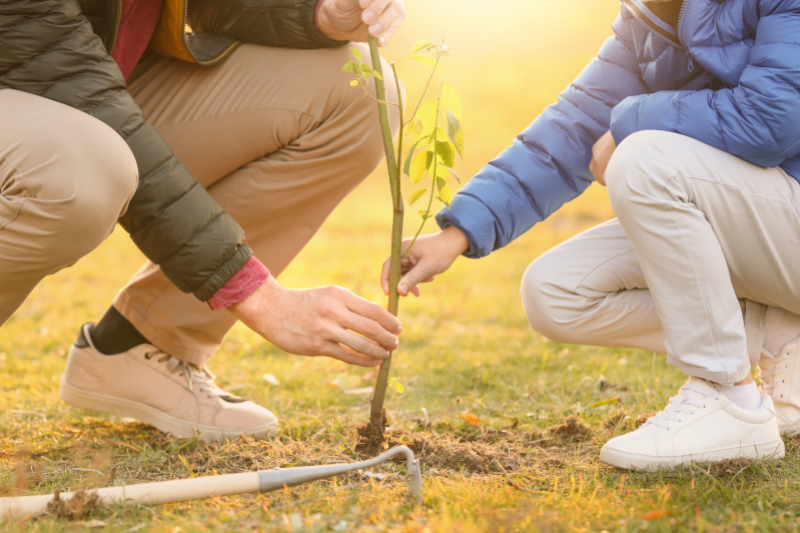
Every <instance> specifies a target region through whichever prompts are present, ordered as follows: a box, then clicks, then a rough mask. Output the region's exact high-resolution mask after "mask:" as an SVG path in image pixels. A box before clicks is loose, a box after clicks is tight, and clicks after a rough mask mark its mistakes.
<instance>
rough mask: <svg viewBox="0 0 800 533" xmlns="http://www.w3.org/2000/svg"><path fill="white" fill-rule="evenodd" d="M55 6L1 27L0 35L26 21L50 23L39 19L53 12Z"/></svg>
mask: <svg viewBox="0 0 800 533" xmlns="http://www.w3.org/2000/svg"><path fill="white" fill-rule="evenodd" d="M57 7H58V6H53V7H51V8H50V9H49V10H48V11H45V12H44V13H39V14H37V15H35V16H32V17H26V18H23V19H22V20H21V21H19V22H17V23H16V24H14V25H13V26H9V27H8V28H3V29H1V30H0V35H2V34H4V33H7V32H9V31H11V30H13V29H14V28H17V27H19V26H22V25H23V24H25V23H26V22H43V23H45V24H50V23H49V22H47V21H44V20H41V19H43V18H44V17H47V16H48V15H51V14H52V13H53V11H55V10H56V8H57Z"/></svg>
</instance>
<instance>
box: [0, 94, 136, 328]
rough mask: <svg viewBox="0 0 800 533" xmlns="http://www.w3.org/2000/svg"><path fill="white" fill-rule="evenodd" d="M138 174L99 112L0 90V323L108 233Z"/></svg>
mask: <svg viewBox="0 0 800 533" xmlns="http://www.w3.org/2000/svg"><path fill="white" fill-rule="evenodd" d="M138 180H139V175H138V170H137V168H136V161H135V160H134V158H133V154H132V153H131V151H130V150H129V149H128V146H127V145H126V144H125V141H123V140H122V138H121V137H120V136H119V135H117V133H116V132H115V131H114V130H112V129H111V128H109V127H108V126H106V125H105V124H103V123H102V122H100V121H99V120H97V119H95V118H93V117H90V116H89V115H87V114H85V113H83V112H81V111H77V110H75V109H73V108H71V107H69V106H66V105H63V104H59V103H57V102H54V101H52V100H48V99H46V98H41V97H39V96H34V95H31V94H28V93H25V92H20V91H15V90H12V89H4V90H0V326H2V325H3V324H4V323H5V322H6V321H7V320H8V319H9V318H10V317H11V315H12V314H13V313H14V311H16V310H17V308H18V307H19V306H20V305H21V304H22V302H23V301H24V300H25V298H26V297H27V296H28V295H29V294H30V292H31V291H32V290H33V288H34V287H35V286H36V285H37V284H38V283H39V281H41V280H42V278H44V277H45V276H47V275H49V274H52V273H54V272H57V271H58V270H61V269H62V268H65V267H67V266H70V265H72V264H73V263H75V262H76V261H77V260H78V259H80V258H81V257H83V256H84V255H86V254H88V253H89V252H91V251H92V250H93V249H95V248H96V247H97V246H98V245H99V244H100V243H101V242H102V241H103V240H104V239H105V238H106V237H108V236H109V235H110V234H111V232H112V231H113V230H114V225H115V224H116V223H117V219H118V218H119V217H120V216H122V214H123V213H124V212H125V210H126V209H127V206H128V202H129V201H130V199H131V197H132V196H133V193H134V192H135V191H136V186H137V184H138Z"/></svg>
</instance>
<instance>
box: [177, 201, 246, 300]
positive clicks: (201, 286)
mask: <svg viewBox="0 0 800 533" xmlns="http://www.w3.org/2000/svg"><path fill="white" fill-rule="evenodd" d="M223 214H224V212H223V213H220V214H219V216H222V215H223ZM243 250H244V254H245V255H247V259H250V257H251V256H252V255H253V252H252V250H251V249H250V247H249V246H248V245H247V243H246V242H245V243H237V244H236V247H235V248H234V249H233V253H232V254H231V255H230V256H229V257H228V258H226V259H225V260H224V261H223V262H222V263H221V264H220V265H219V266H218V267H217V268H216V270H214V272H212V273H211V274H210V275H209V276H208V277H207V278H206V279H204V280H203V281H202V282H200V284H198V285H197V286H196V287H195V288H194V289H192V293H193V294H194V295H195V297H197V298H198V299H200V300H201V301H203V302H205V301H208V300H209V299H210V298H211V296H213V295H214V294H215V293H216V292H217V291H218V290H219V289H221V288H222V287H223V285H224V283H221V284H219V287H217V288H216V289H215V290H214V291H213V292H211V291H209V290H208V289H206V285H208V284H209V283H211V281H212V280H213V278H214V277H215V276H216V275H217V274H219V272H220V270H222V269H223V268H224V267H225V265H227V264H228V263H230V262H232V261H234V260H235V259H236V257H237V256H238V255H239V254H240V253H241V252H242V251H243ZM247 259H245V261H244V262H242V266H244V263H245V262H246V261H247ZM239 268H241V266H240V267H239ZM201 289H203V290H205V292H210V293H211V294H209V295H208V297H207V298H205V299H204V298H202V297H200V296H198V295H197V293H198V291H200V290H201Z"/></svg>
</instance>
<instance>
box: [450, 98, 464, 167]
mask: <svg viewBox="0 0 800 533" xmlns="http://www.w3.org/2000/svg"><path fill="white" fill-rule="evenodd" d="M446 113H447V136H448V137H450V140H451V141H453V144H454V145H455V147H456V150H457V151H458V155H460V156H461V157H464V128H462V127H461V122H460V121H459V120H458V118H457V117H456V116H455V115H454V114H453V112H452V111H450V110H449V109H448V110H446Z"/></svg>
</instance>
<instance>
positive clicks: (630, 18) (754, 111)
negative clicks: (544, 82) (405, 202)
mask: <svg viewBox="0 0 800 533" xmlns="http://www.w3.org/2000/svg"><path fill="white" fill-rule="evenodd" d="M673 1H676V2H678V1H680V0H673ZM654 9H655V8H654ZM613 29H614V34H615V36H614V37H611V38H609V39H608V41H606V43H605V44H604V45H603V48H602V49H601V50H600V53H599V55H598V57H597V58H596V59H595V60H593V61H592V62H591V63H590V64H589V66H588V67H586V69H585V70H584V71H583V72H582V73H581V74H580V75H579V76H578V78H577V79H576V80H575V82H574V83H573V84H572V85H570V86H569V87H568V88H567V89H566V90H565V91H564V92H563V93H562V94H561V95H560V96H559V101H558V103H556V104H553V105H551V106H550V107H548V108H546V109H545V110H544V112H543V113H542V114H541V115H540V116H539V117H538V118H537V119H536V120H535V121H534V122H533V123H532V124H531V125H530V126H529V127H528V128H527V129H526V130H525V131H523V132H522V133H521V134H520V135H519V136H518V137H517V139H516V140H515V141H514V143H513V145H512V146H510V147H509V148H507V149H506V150H505V151H503V152H502V153H501V154H500V155H499V156H498V157H497V158H496V159H494V160H493V161H491V162H490V163H489V164H488V165H487V166H486V167H484V168H483V169H482V170H481V171H480V172H479V173H478V174H477V175H475V177H473V178H472V180H470V182H469V183H468V184H467V185H466V186H464V188H463V189H462V190H461V191H460V192H459V193H458V194H457V195H456V197H455V199H454V200H453V203H452V205H451V207H450V209H449V210H444V211H442V212H441V213H439V214H438V215H437V217H436V218H437V222H438V223H439V225H440V226H441V227H442V228H444V227H447V226H450V225H453V226H456V227H458V228H459V229H461V230H462V231H463V232H464V233H465V234H466V235H467V238H468V239H469V242H470V249H469V250H468V251H467V253H466V254H465V255H467V256H469V257H482V256H484V255H487V254H489V253H491V252H492V251H494V250H497V249H498V248H502V247H503V246H506V245H507V244H508V243H509V242H511V241H512V240H514V239H515V238H517V237H519V236H520V235H522V234H523V233H525V232H526V231H528V230H529V229H530V228H531V227H533V225H534V224H536V223H537V222H540V221H541V220H544V219H545V218H546V217H548V216H549V215H550V214H552V213H553V212H554V211H555V210H557V209H558V208H559V207H561V206H562V205H563V204H564V203H565V202H568V201H570V200H572V199H574V198H575V197H577V196H578V195H579V194H581V193H582V192H583V191H584V190H585V189H586V188H587V187H588V186H589V185H590V184H591V182H592V181H593V178H592V175H591V173H590V172H589V162H590V161H591V158H592V146H593V145H594V143H595V142H596V141H597V140H598V139H599V138H600V136H602V135H603V134H604V133H605V132H607V131H608V130H609V129H610V130H611V132H612V134H613V136H614V139H615V140H616V142H617V144H619V143H621V142H622V141H623V140H624V139H625V138H626V137H627V136H628V135H631V134H632V133H635V132H637V131H641V130H664V131H672V132H676V133H680V134H683V135H686V136H689V137H693V138H695V139H698V140H700V141H703V142H704V143H707V144H709V145H711V146H714V147H716V148H719V149H721V150H725V151H726V152H728V153H731V154H733V155H736V156H739V157H741V158H742V159H745V160H747V161H750V162H752V163H755V164H757V165H762V166H765V167H776V166H780V167H781V168H783V169H784V170H785V171H786V172H787V173H788V174H790V175H791V176H793V177H794V178H795V179H797V180H798V181H800V155H799V154H800V0H684V3H683V7H682V8H681V11H680V18H679V22H678V24H677V29H673V27H672V26H670V25H669V24H667V23H666V22H664V21H663V20H661V19H659V18H658V17H657V16H656V15H655V14H654V13H653V12H652V11H651V10H649V9H648V8H647V5H646V4H645V3H644V2H642V0H623V1H622V13H621V14H620V16H619V17H618V18H617V20H616V21H615V22H614V25H613Z"/></svg>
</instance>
